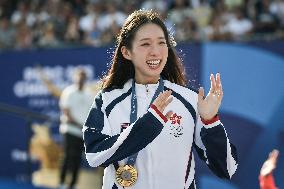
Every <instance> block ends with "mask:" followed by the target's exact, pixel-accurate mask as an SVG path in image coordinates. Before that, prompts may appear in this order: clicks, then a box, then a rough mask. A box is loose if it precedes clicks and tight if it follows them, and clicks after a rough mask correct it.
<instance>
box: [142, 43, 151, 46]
mask: <svg viewBox="0 0 284 189" xmlns="http://www.w3.org/2000/svg"><path fill="white" fill-rule="evenodd" d="M149 45H150V43H142V44H141V46H149Z"/></svg>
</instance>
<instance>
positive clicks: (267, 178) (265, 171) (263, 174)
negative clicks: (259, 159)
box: [259, 149, 279, 189]
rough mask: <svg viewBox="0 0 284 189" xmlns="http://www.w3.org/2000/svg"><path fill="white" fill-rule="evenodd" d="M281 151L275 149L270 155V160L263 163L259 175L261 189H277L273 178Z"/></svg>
mask: <svg viewBox="0 0 284 189" xmlns="http://www.w3.org/2000/svg"><path fill="white" fill-rule="evenodd" d="M278 155H279V151H278V150H276V149H274V150H273V151H272V152H270V153H269V157H268V159H267V160H266V161H265V162H264V163H263V165H262V167H261V170H260V174H259V185H260V188H261V189H277V187H276V185H275V181H274V177H273V174H272V173H273V171H274V169H275V168H276V164H277V160H278Z"/></svg>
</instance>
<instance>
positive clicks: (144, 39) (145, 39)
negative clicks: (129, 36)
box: [139, 37, 166, 41]
mask: <svg viewBox="0 0 284 189" xmlns="http://www.w3.org/2000/svg"><path fill="white" fill-rule="evenodd" d="M158 39H166V38H165V37H158ZM147 40H151V38H143V39H140V40H139V41H147Z"/></svg>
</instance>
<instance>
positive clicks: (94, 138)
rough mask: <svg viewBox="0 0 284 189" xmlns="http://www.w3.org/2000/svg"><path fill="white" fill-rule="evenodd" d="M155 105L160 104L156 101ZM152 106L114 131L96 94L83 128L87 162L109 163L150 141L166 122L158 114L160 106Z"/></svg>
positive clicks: (98, 164)
mask: <svg viewBox="0 0 284 189" xmlns="http://www.w3.org/2000/svg"><path fill="white" fill-rule="evenodd" d="M158 98H159V97H158ZM158 98H157V99H158ZM157 99H156V100H157ZM156 100H155V102H154V103H153V104H155V103H156ZM168 103H169V102H168ZM155 105H157V106H158V107H159V104H155ZM155 105H152V106H151V107H150V108H149V109H148V111H147V113H146V114H144V116H142V117H141V118H139V119H137V120H136V121H135V122H134V123H133V124H131V125H130V126H129V127H128V128H127V129H125V130H124V131H123V132H121V133H120V134H113V133H112V129H111V125H110V123H109V121H108V118H107V116H106V114H105V112H104V108H103V100H102V94H101V93H100V94H98V95H97V97H96V98H95V101H94V104H93V106H92V109H91V111H90V113H89V116H88V118H87V121H86V123H85V125H84V127H83V133H84V143H85V153H86V158H87V160H88V163H89V164H90V165H91V166H93V167H97V166H101V165H102V166H108V165H109V164H112V163H114V162H117V161H120V160H122V159H124V158H126V157H128V156H130V155H132V154H134V153H137V152H139V151H140V150H142V149H143V148H145V147H146V146H147V145H148V144H149V143H151V142H152V141H153V140H154V139H155V138H156V137H157V136H158V135H159V133H160V132H161V131H162V128H163V125H164V124H165V122H166V121H167V118H166V117H165V116H164V115H163V114H162V113H161V112H162V111H163V110H162V111H160V110H161V109H159V108H157V106H155ZM164 108H165V107H164ZM164 108H163V109H164ZM169 115H170V114H167V116H169Z"/></svg>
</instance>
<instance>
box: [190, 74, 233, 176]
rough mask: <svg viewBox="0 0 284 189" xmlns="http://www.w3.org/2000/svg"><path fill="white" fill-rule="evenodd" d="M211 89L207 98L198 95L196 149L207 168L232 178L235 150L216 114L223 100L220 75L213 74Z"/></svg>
mask: <svg viewBox="0 0 284 189" xmlns="http://www.w3.org/2000/svg"><path fill="white" fill-rule="evenodd" d="M210 80H211V88H210V91H209V93H208V95H207V96H206V97H204V90H203V88H201V89H200V90H199V93H198V103H197V108H198V114H199V115H197V117H198V120H197V124H196V130H195V141H194V142H195V148H196V150H197V152H198V154H199V156H200V157H201V159H202V160H204V161H205V162H206V163H207V165H208V167H209V168H210V169H211V170H212V171H213V172H214V173H215V174H216V175H217V176H219V177H221V178H231V177H232V175H233V174H234V173H235V171H236V169H237V161H238V160H237V154H236V148H235V147H234V145H232V144H231V143H230V141H229V138H228V136H227V133H226V130H225V128H224V127H223V125H222V123H221V122H220V120H219V117H218V115H217V113H218V110H219V107H220V105H221V101H222V98H223V90H222V85H221V79H220V74H217V75H216V80H215V78H214V75H213V74H211V76H210Z"/></svg>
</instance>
